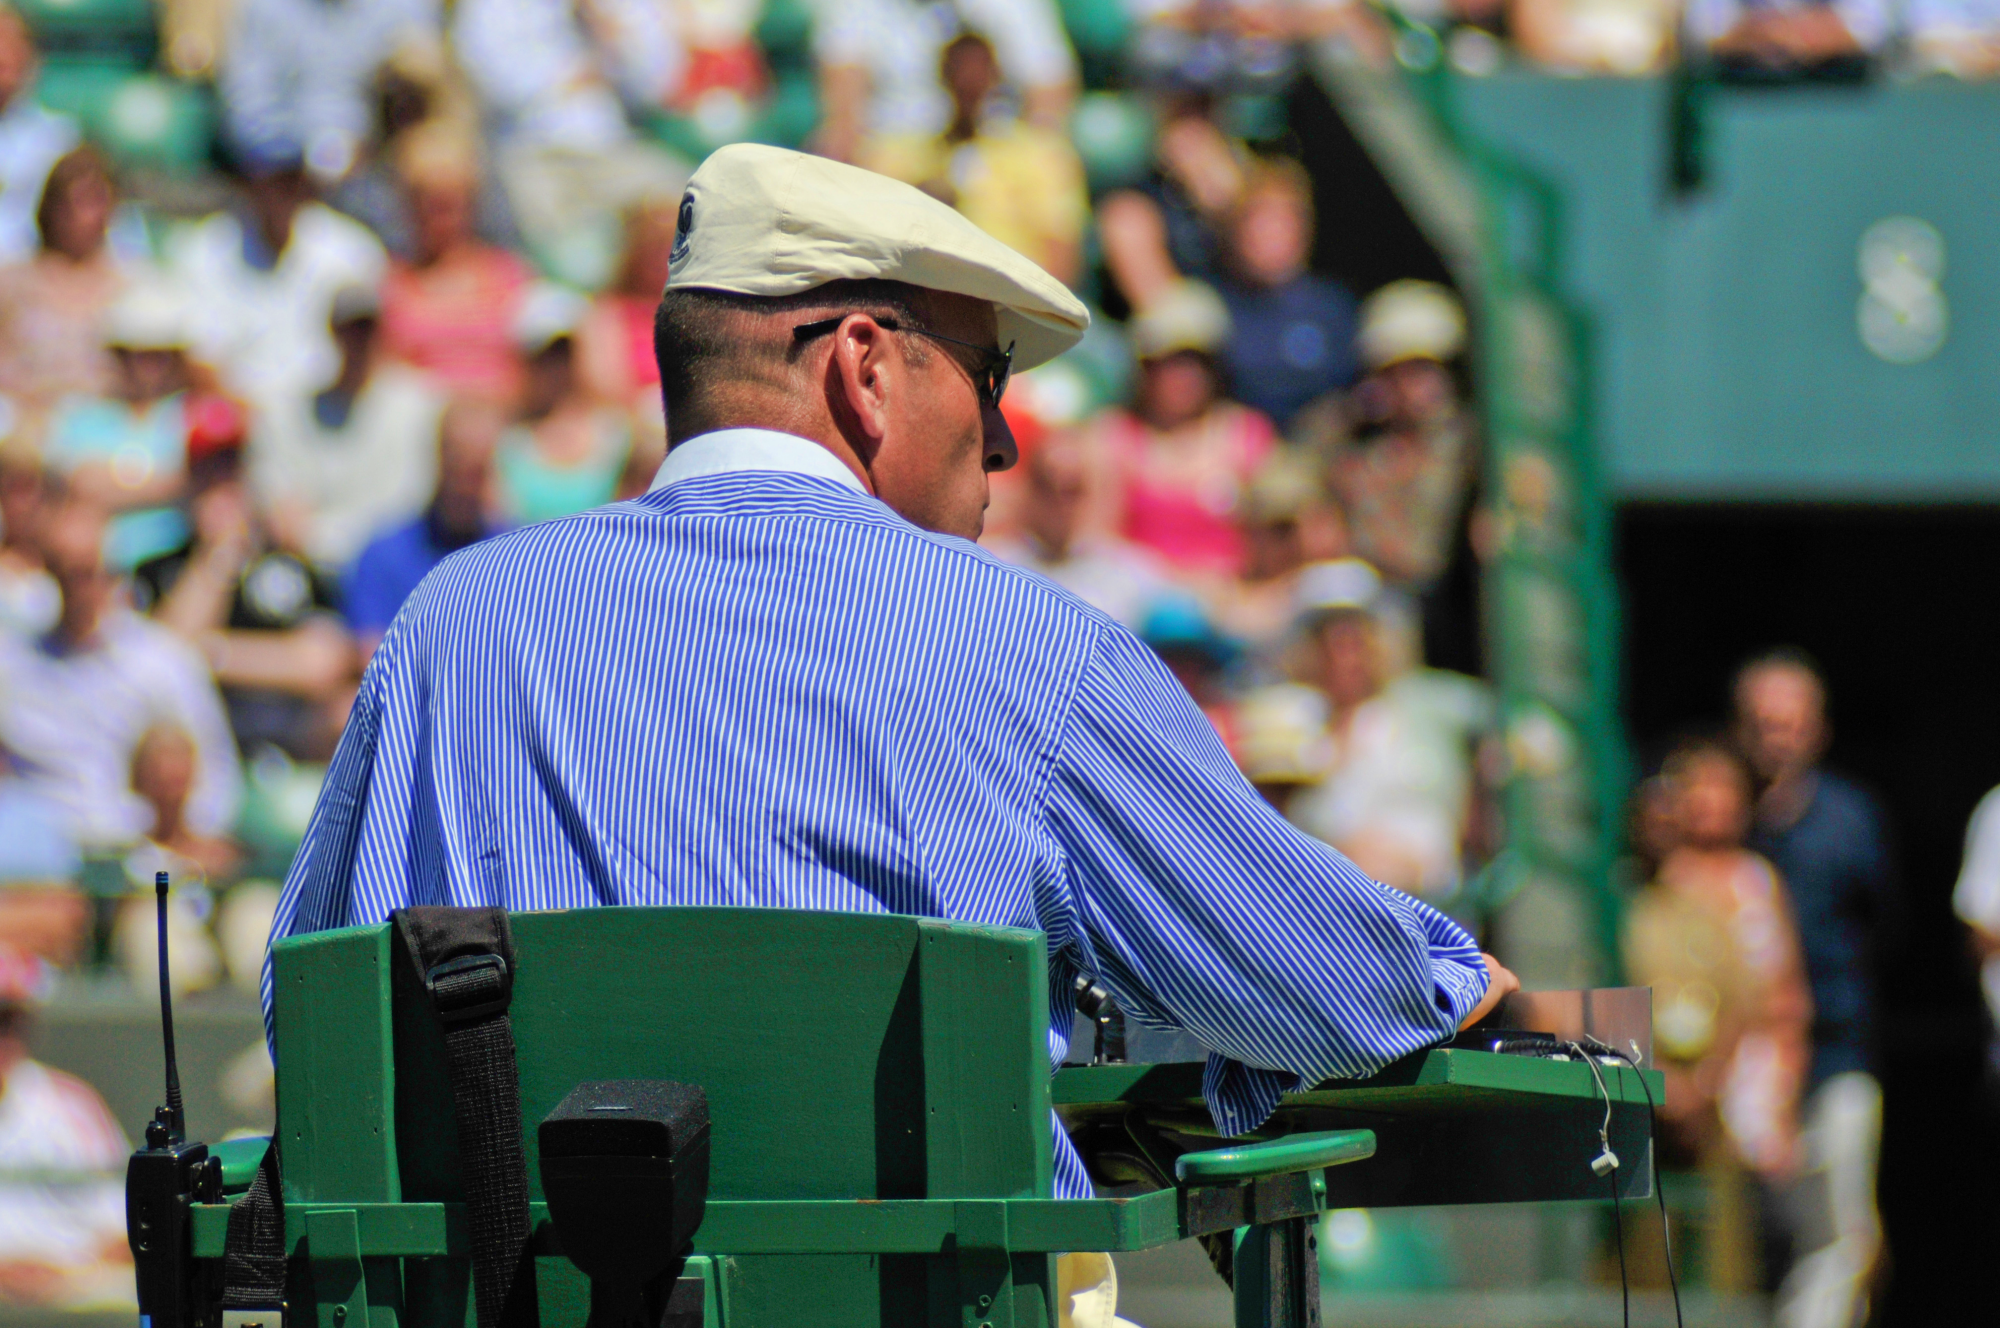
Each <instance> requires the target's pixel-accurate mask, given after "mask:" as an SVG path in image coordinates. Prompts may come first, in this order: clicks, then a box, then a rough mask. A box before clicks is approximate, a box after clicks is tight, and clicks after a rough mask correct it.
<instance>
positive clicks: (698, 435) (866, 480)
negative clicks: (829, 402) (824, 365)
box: [661, 422, 875, 494]
mask: <svg viewBox="0 0 2000 1328" xmlns="http://www.w3.org/2000/svg"><path fill="white" fill-rule="evenodd" d="M738 431H742V432H746V433H768V434H782V435H783V436H784V437H786V438H790V439H796V440H798V441H800V442H803V443H806V444H808V445H809V446H812V447H816V448H818V449H820V450H821V451H822V452H825V453H826V454H827V455H828V456H830V457H832V458H833V459H834V461H835V462H837V463H838V464H839V465H840V466H841V468H842V469H844V470H846V471H847V472H848V473H849V474H851V475H853V476H854V479H855V482H856V483H857V484H859V485H860V486H861V489H862V492H864V493H869V494H872V493H874V492H875V480H874V477H873V476H871V475H869V473H868V468H867V467H866V466H864V465H862V464H861V459H860V457H859V456H858V455H856V453H855V450H854V448H853V446H852V445H851V444H850V443H849V442H848V441H847V439H846V437H845V436H843V435H842V434H841V432H840V430H839V429H838V428H836V427H834V426H833V425H832V424H831V423H828V424H827V426H826V428H825V430H824V431H822V432H808V431H807V430H806V428H804V427H803V426H801V425H799V424H797V423H787V424H764V423H747V422H746V423H733V424H717V425H713V426H710V427H707V428H703V429H701V430H700V431H699V432H694V433H689V434H686V435H685V436H683V437H680V438H676V439H674V440H672V441H671V442H670V443H669V444H668V446H667V456H668V466H669V467H671V465H672V458H673V455H674V453H676V452H679V451H680V450H681V449H682V448H683V447H686V446H687V445H688V444H689V443H692V442H695V441H696V440H697V439H702V438H709V437H712V436H713V435H716V434H728V433H735V432H738ZM661 473H662V474H663V475H664V474H667V473H669V470H668V469H667V468H663V469H662V471H661Z"/></svg>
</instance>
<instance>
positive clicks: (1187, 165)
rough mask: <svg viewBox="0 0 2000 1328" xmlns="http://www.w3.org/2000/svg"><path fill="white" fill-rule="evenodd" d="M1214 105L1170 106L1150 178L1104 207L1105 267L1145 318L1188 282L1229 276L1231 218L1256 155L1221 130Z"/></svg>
mask: <svg viewBox="0 0 2000 1328" xmlns="http://www.w3.org/2000/svg"><path fill="white" fill-rule="evenodd" d="M1213 109H1214V108H1213V105H1212V103H1211V102H1210V101H1209V100H1207V99H1205V98H1200V97H1180V98H1176V99H1174V100H1173V101H1171V102H1170V103H1169V104H1168V110H1167V113H1166V115H1165V117H1164V119H1163V122H1162V124H1161V126H1160V133H1159V138H1158V142H1157V145H1156V148H1155V155H1156V158H1157V160H1156V163H1155V168H1154V171H1153V174H1152V177H1151V179H1149V180H1148V181H1147V182H1146V183H1145V184H1144V185H1142V186H1140V187H1138V188H1134V189H1120V190H1116V191H1114V192H1112V193H1110V194H1107V195H1106V196H1105V198H1104V200H1103V201H1102V202H1101V203H1099V204H1098V208H1097V229H1098V237H1099V239H1100V241H1101V242H1102V244H1103V246H1104V266H1105V269H1106V271H1107V272H1108V273H1109V274H1110V277H1111V282H1112V285H1113V287H1114V289H1115V290H1116V292H1117V294H1118V295H1119V296H1120V298H1122V299H1123V300H1124V302H1125V303H1126V305H1127V306H1129V307H1130V308H1131V309H1132V310H1133V311H1135V312H1139V313H1143V312H1144V311H1145V310H1146V309H1148V308H1150V307H1151V305H1152V304H1153V302H1154V301H1155V300H1158V299H1160V298H1161V297H1163V296H1164V295H1166V294H1167V293H1168V292H1169V291H1171V290H1173V289H1174V288H1175V286H1176V285H1178V283H1179V282H1180V281H1181V280H1182V279H1183V278H1189V277H1192V278H1195V279H1197V280H1201V281H1208V282H1219V281H1221V280H1223V279H1224V278H1225V277H1226V275H1227V274H1228V262H1227V251H1228V243H1227V235H1228V229H1229V221H1230V218H1231V217H1233V216H1234V215H1235V214H1236V211H1237V208H1238V206H1239V205H1240V204H1241V203H1242V201H1243V191H1244V187H1245V185H1246V184H1247V183H1248V182H1249V168H1250V164H1251V163H1250V154H1249V152H1248V150H1247V149H1246V148H1245V147H1244V146H1243V145H1242V144H1241V143H1239V142H1236V141H1235V140H1234V139H1232V138H1230V137H1229V136H1228V135H1227V134H1225V133H1223V132H1222V129H1221V127H1220V126H1219V125H1217V124H1216V123H1215V120H1214V118H1213V114H1212V113H1213Z"/></svg>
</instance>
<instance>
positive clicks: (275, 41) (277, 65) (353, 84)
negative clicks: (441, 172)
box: [218, 0, 440, 182]
mask: <svg viewBox="0 0 2000 1328" xmlns="http://www.w3.org/2000/svg"><path fill="white" fill-rule="evenodd" d="M439 25H440V17H439V6H438V3H437V0H340V3H338V4H327V3H325V2H324V0H240V3H239V5H238V7H237V9H236V17H235V22H234V24H233V30H232V31H231V33H230V36H229V46H228V51H227V54H226V55H225V57H224V59H223V61H222V70H221V78H220V79H219V81H218V88H219V90H220V91H221V93H222V108H223V113H224V130H225V132H226V134H227V135H228V139H229V142H230V143H231V145H232V146H233V147H235V148H236V150H237V151H238V152H240V153H243V154H245V155H247V156H249V157H252V158H255V159H258V160H267V161H268V160H272V159H275V158H279V157H284V156H288V155H290V154H293V153H300V152H302V153H303V154H304V157H305V164H306V166H307V168H308V169H309V170H310V171H312V173H313V174H314V175H315V176H316V177H318V178H319V179H321V180H325V181H329V182H331V181H334V180H338V179H340V178H341V177H342V176H343V175H345V174H346V173H347V171H348V169H349V168H350V167H351V166H353V165H354V162H355V156H356V153H357V152H358V151H359V149H360V147H361V145H362V143H363V142H364V141H365V140H366V139H367V138H368V135H369V130H370V129H371V127H372V121H373V118H374V114H373V112H374V108H373V106H372V105H371V104H370V101H371V99H370V92H371V89H372V87H373V85H374V81H375V75H376V71H377V70H378V69H380V68H381V67H382V65H383V64H384V63H385V62H386V61H387V60H388V59H389V57H390V56H391V55H392V54H393V53H394V52H395V50H396V49H397V47H399V46H401V45H403V44H405V43H409V42H436V41H437V40H438V39H439V31H440V27H439Z"/></svg>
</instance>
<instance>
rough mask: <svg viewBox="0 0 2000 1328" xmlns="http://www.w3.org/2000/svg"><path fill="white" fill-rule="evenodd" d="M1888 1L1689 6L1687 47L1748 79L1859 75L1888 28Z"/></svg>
mask: <svg viewBox="0 0 2000 1328" xmlns="http://www.w3.org/2000/svg"><path fill="white" fill-rule="evenodd" d="M1894 21H1895V19H1894V11H1893V10H1892V9H1891V8H1890V5H1889V3H1888V0H1688V7H1687V27H1688V36H1689V38H1690V40H1691V41H1692V42H1693V43H1695V44H1697V45H1699V46H1701V47H1703V48H1705V49H1706V50H1707V51H1708V53H1709V54H1710V55H1711V56H1713V57H1714V59H1715V61H1716V62H1717V63H1718V64H1719V65H1721V66H1722V68H1723V69H1725V70H1728V71H1731V72H1734V73H1737V74H1740V75H1744V76H1748V77H1771V76H1777V77H1786V76H1791V75H1798V74H1812V73H1829V74H1858V73H1860V72H1861V71H1862V70H1863V69H1864V68H1865V67H1866V66H1867V63H1868V59H1869V57H1870V56H1871V55H1873V54H1874V53H1875V52H1877V51H1879V50H1880V49H1881V47H1882V45H1883V43H1885V42H1886V41H1888V39H1889V36H1890V31H1891V28H1892V27H1893V26H1894Z"/></svg>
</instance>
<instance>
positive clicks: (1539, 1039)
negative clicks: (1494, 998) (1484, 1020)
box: [1445, 1027, 1573, 1060]
mask: <svg viewBox="0 0 2000 1328" xmlns="http://www.w3.org/2000/svg"><path fill="white" fill-rule="evenodd" d="M1445 1045H1446V1046H1448V1047H1457V1048H1460V1049H1462V1050H1466V1051H1491V1052H1495V1053H1497V1054H1499V1055H1502V1056H1539V1057H1543V1058H1546V1059H1550V1060H1568V1059H1569V1058H1570V1047H1571V1046H1572V1045H1573V1044H1572V1043H1569V1042H1566V1041H1564V1040H1563V1039H1561V1038H1559V1037H1557V1036H1556V1035H1555V1034H1553V1033H1537V1032H1533V1031H1531V1030H1529V1029H1525V1028H1484V1027H1481V1028H1468V1029H1466V1030H1465V1031H1464V1032H1462V1033H1460V1034H1458V1036H1456V1037H1454V1038H1453V1039H1452V1040H1451V1041H1449V1042H1447V1043H1445Z"/></svg>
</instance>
